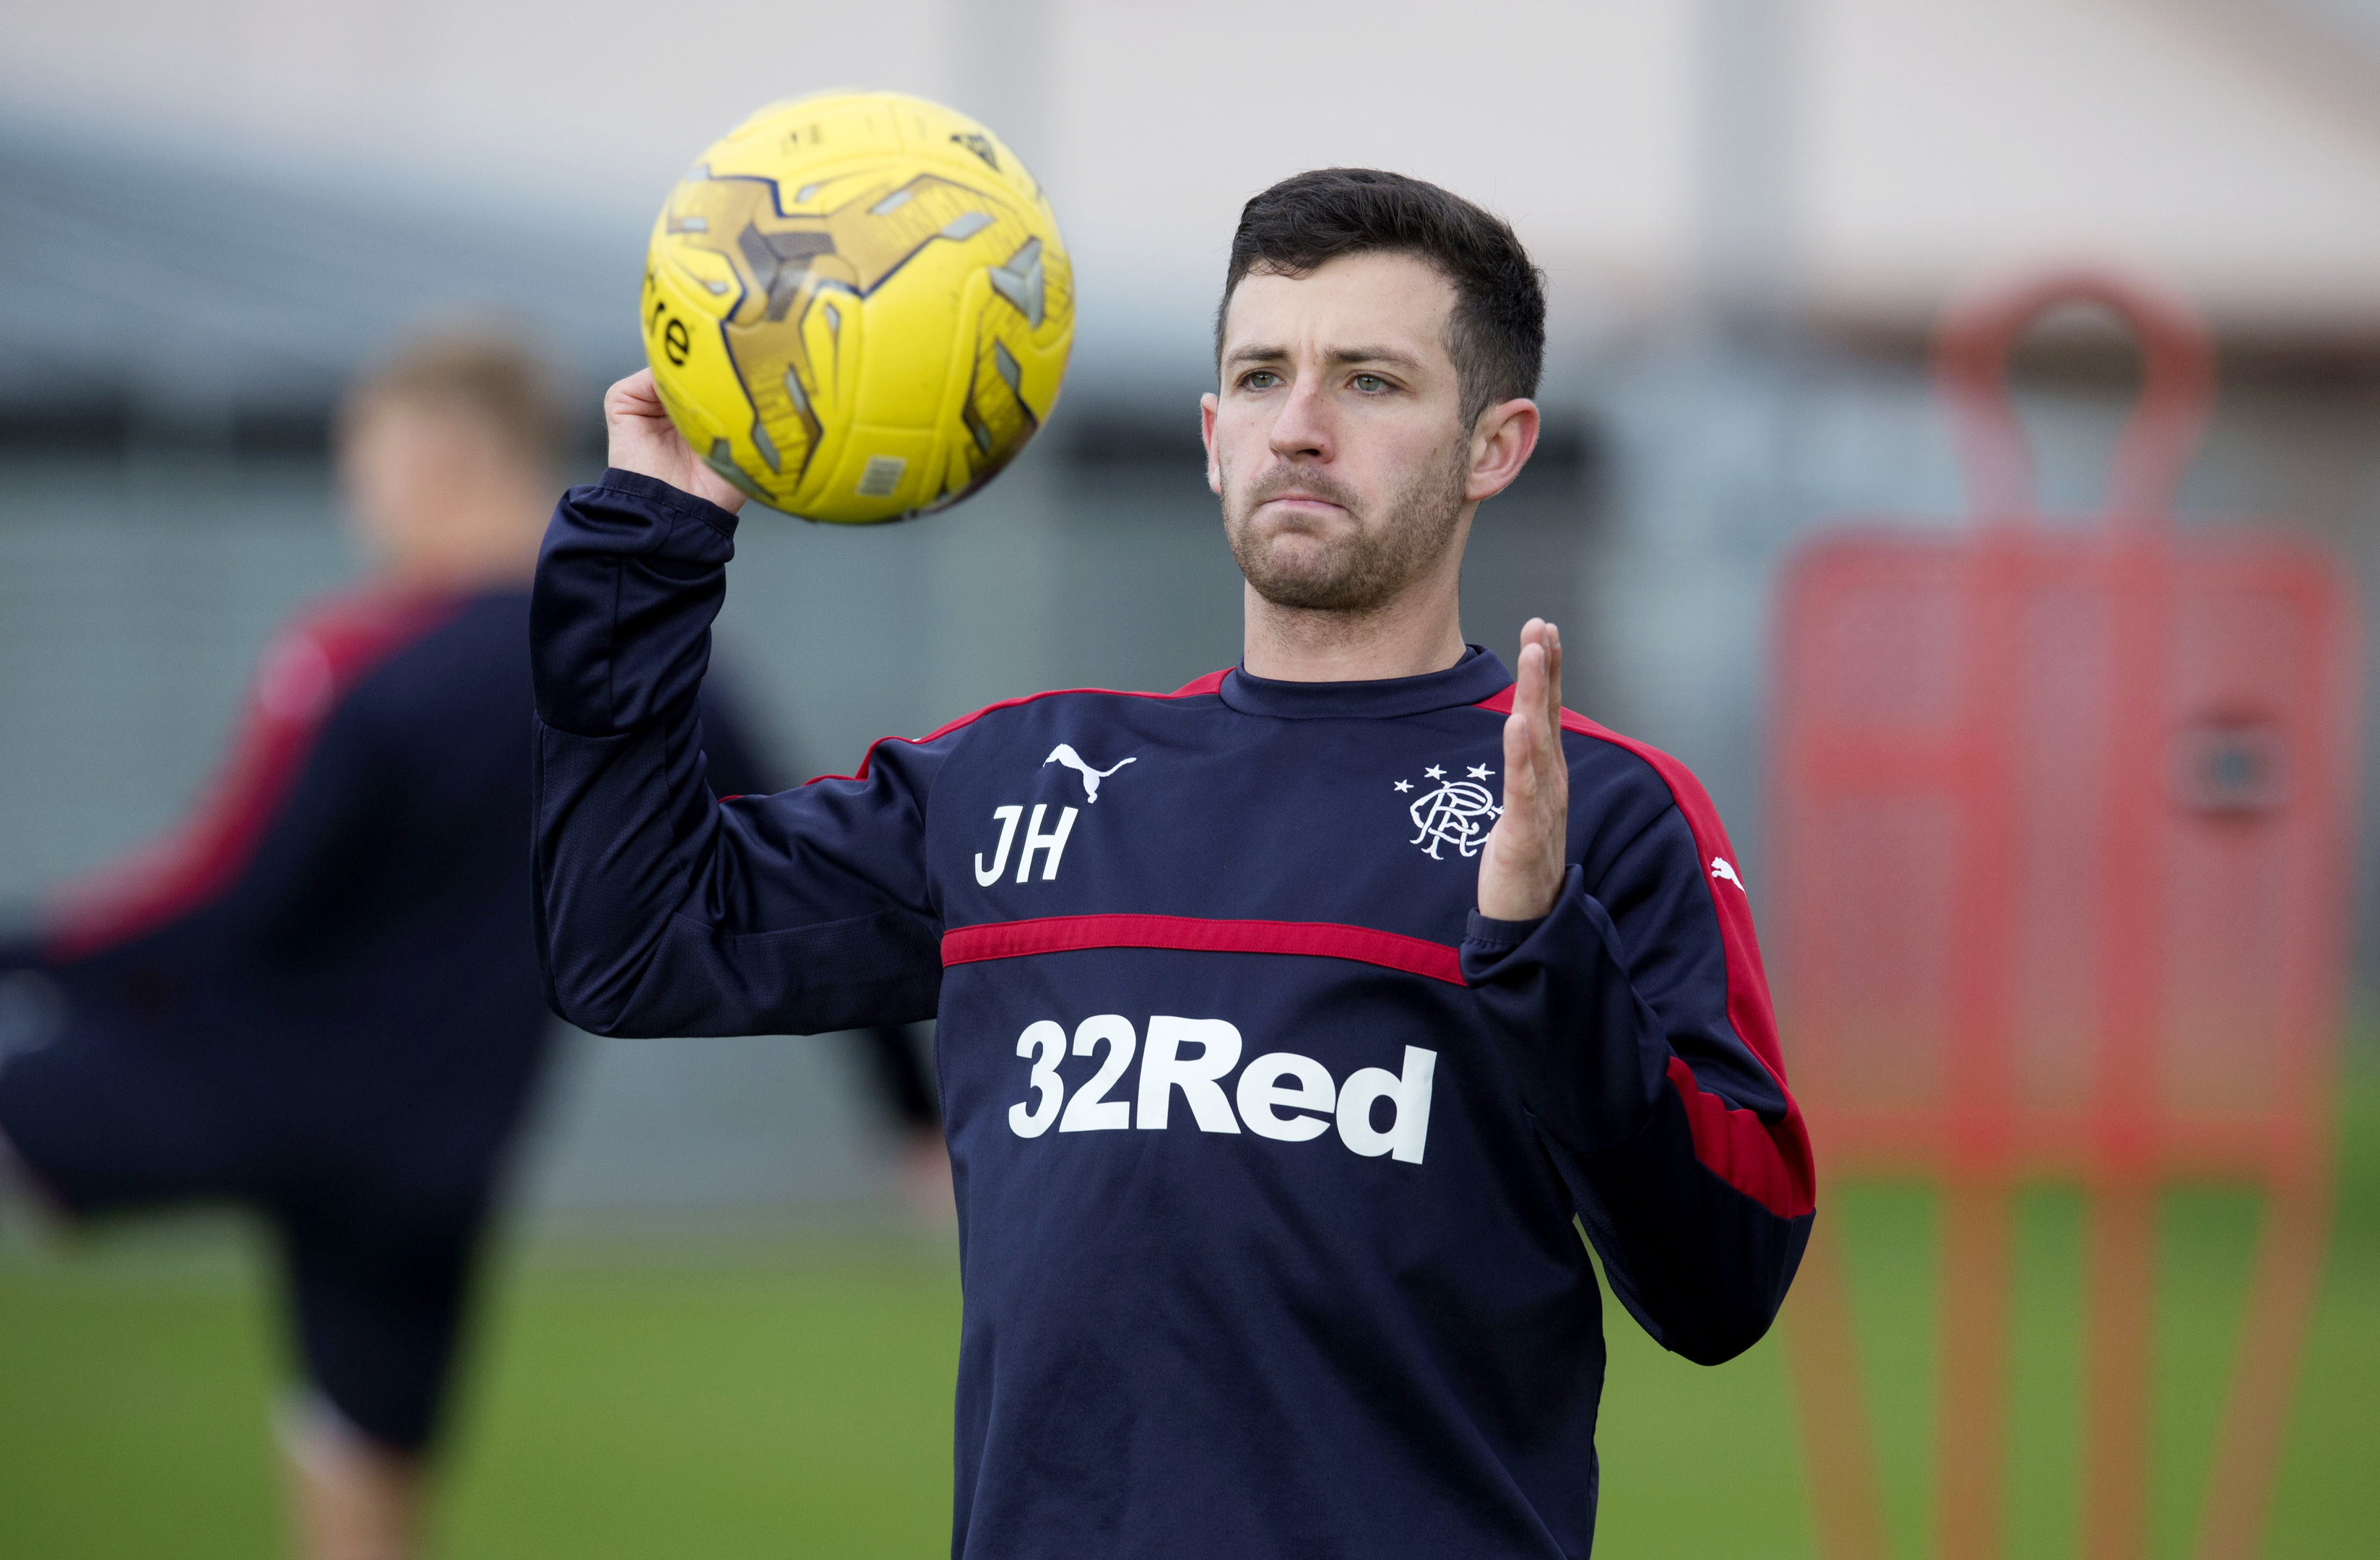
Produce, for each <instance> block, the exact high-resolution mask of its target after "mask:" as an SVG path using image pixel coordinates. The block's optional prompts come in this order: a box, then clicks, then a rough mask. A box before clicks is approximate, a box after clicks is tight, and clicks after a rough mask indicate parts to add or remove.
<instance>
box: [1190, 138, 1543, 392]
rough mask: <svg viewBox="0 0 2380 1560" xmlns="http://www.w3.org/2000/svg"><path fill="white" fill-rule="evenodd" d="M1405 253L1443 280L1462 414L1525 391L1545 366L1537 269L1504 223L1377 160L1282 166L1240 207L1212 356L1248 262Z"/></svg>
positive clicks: (1311, 263) (1275, 268) (1300, 262)
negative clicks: (1450, 306)
mask: <svg viewBox="0 0 2380 1560" xmlns="http://www.w3.org/2000/svg"><path fill="white" fill-rule="evenodd" d="M1380 250H1386V251H1391V252H1402V253H1405V254H1411V255H1415V256H1417V257H1419V258H1420V259H1422V260H1427V261H1428V262H1429V263H1430V264H1431V265H1433V266H1435V267H1437V268H1438V271H1439V274H1441V275H1443V276H1444V277H1445V278H1446V279H1447V280H1448V281H1449V282H1451V283H1452V284H1453V285H1454V314H1453V317H1452V318H1451V320H1449V321H1448V322H1447V343H1446V350H1447V356H1449V357H1452V358H1453V359H1454V371H1455V375H1456V378H1457V381H1458V382H1459V383H1460V384H1461V386H1462V390H1463V422H1464V424H1465V425H1469V424H1472V423H1475V422H1476V421H1478V420H1479V414H1480V413H1482V412H1484V411H1486V410H1487V409H1488V407H1489V406H1491V405H1494V404H1496V403H1497V402H1499V401H1510V400H1512V399H1513V398H1514V397H1515V396H1522V395H1535V394H1536V393H1537V380H1538V377H1539V376H1540V375H1541V374H1543V373H1544V371H1545V366H1546V290H1545V279H1544V275H1543V273H1542V272H1539V271H1538V270H1537V268H1536V266H1533V265H1531V264H1530V263H1529V256H1528V251H1526V250H1525V249H1524V248H1521V240H1520V239H1519V238H1518V237H1516V236H1514V235H1513V233H1512V224H1510V223H1508V222H1506V221H1504V219H1503V218H1501V217H1499V216H1496V215H1494V214H1493V213H1491V212H1486V211H1483V210H1482V209H1480V208H1479V207H1477V206H1475V205H1473V204H1472V203H1471V202H1470V201H1468V200H1464V199H1463V197H1461V196H1460V195H1456V194H1454V193H1452V192H1451V191H1449V190H1444V189H1440V188H1439V187H1438V186H1436V185H1434V184H1426V183H1424V182H1423V181H1422V180H1420V179H1416V178H1407V177H1406V176H1405V175H1403V174H1390V173H1384V172H1382V171H1381V170H1379V169H1378V168H1317V169H1314V170H1313V171H1311V172H1309V173H1303V174H1293V175H1291V176H1290V177H1288V178H1285V179H1283V180H1281V182H1280V183H1279V184H1277V185H1274V186H1273V187H1271V188H1270V189H1268V190H1266V191H1265V192H1264V193H1263V194H1261V195H1258V196H1257V197H1256V198H1255V199H1254V200H1250V201H1249V202H1248V203H1247V204H1246V205H1245V206H1244V207H1242V208H1241V209H1240V226H1239V231H1238V232H1236V233H1234V234H1233V235H1232V263H1231V266H1230V268H1229V269H1228V270H1227V271H1225V272H1224V273H1223V301H1222V302H1221V303H1220V304H1219V305H1217V306H1216V308H1215V360H1216V362H1217V363H1218V364H1219V365H1220V363H1221V362H1222V358H1223V321H1224V319H1225V317H1226V316H1227V315H1229V314H1230V312H1231V308H1232V295H1233V293H1234V292H1236V291H1237V290H1238V289H1239V285H1240V283H1241V282H1242V281H1243V280H1244V279H1245V278H1246V277H1247V275H1248V274H1249V273H1250V272H1259V271H1261V272H1269V273H1274V274H1278V275H1282V276H1310V275H1312V274H1313V273H1314V272H1317V271H1318V270H1320V269H1321V268H1322V267H1323V266H1324V265H1325V264H1327V263H1329V262H1330V261H1331V260H1337V259H1339V258H1340V257H1341V256H1342V255H1360V254H1368V253H1372V252H1374V251H1380Z"/></svg>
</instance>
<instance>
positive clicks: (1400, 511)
mask: <svg viewBox="0 0 2380 1560" xmlns="http://www.w3.org/2000/svg"><path fill="white" fill-rule="evenodd" d="M1466 453H1468V452H1467V451H1465V450H1463V449H1460V448H1458V449H1457V450H1455V451H1453V452H1451V453H1450V454H1449V455H1448V456H1447V457H1446V458H1444V459H1441V460H1438V461H1433V462H1431V463H1429V464H1428V465H1427V466H1423V467H1422V468H1421V469H1420V470H1418V471H1415V473H1414V474H1413V475H1412V476H1410V477H1408V478H1406V479H1405V480H1404V482H1403V485H1402V486H1400V487H1399V488H1398V489H1397V490H1395V491H1394V492H1392V493H1390V495H1389V497H1388V498H1387V499H1386V500H1385V501H1384V502H1382V503H1381V504H1380V505H1379V514H1378V518H1377V519H1375V518H1374V516H1373V515H1372V514H1370V513H1369V511H1368V508H1367V506H1366V505H1365V504H1364V503H1363V502H1362V501H1361V500H1359V499H1358V498H1357V497H1356V495H1355V494H1354V491H1353V490H1350V489H1348V488H1347V487H1345V486H1344V485H1343V484H1342V483H1340V482H1338V481H1337V480H1335V479H1334V478H1330V477H1328V476H1325V475H1323V474H1321V473H1318V472H1300V471H1297V470H1296V469H1294V468H1293V467H1290V466H1275V467H1274V468H1273V469H1271V470H1270V471H1268V472H1267V473H1266V474H1265V475H1264V476H1263V477H1261V478H1258V479H1257V480H1256V481H1255V482H1254V483H1252V484H1250V486H1249V488H1248V490H1247V491H1246V492H1245V493H1244V494H1242V495H1240V496H1239V498H1238V499H1237V501H1236V502H1227V503H1226V504H1225V507H1224V514H1223V534H1224V536H1225V538H1227V539H1228V540H1229V541H1230V543H1231V547H1232V558H1233V561H1234V562H1237V563H1238V564H1239V566H1240V573H1241V574H1243V575H1245V577H1246V579H1247V582H1248V584H1249V586H1250V587H1253V588H1254V589H1255V591H1256V593H1257V595H1258V596H1261V597H1263V598H1264V599H1266V600H1267V601H1269V602H1271V603H1272V604H1273V605H1274V606H1276V607H1287V608H1292V609H1294V610H1297V611H1314V612H1344V613H1349V614H1354V615H1362V614H1365V613H1367V612H1375V611H1379V610H1380V609H1381V608H1382V607H1385V606H1387V605H1388V604H1389V603H1390V601H1392V600H1394V599H1396V598H1397V597H1398V596H1399V595H1401V594H1402V593H1403V591H1404V590H1405V588H1406V587H1409V586H1411V585H1412V584H1413V582H1414V581H1415V580H1416V579H1419V578H1420V577H1421V576H1422V575H1423V574H1427V573H1428V572H1429V570H1430V569H1431V567H1432V566H1434V565H1435V564H1436V563H1437V562H1439V559H1441V558H1443V557H1444V556H1445V554H1446V550H1447V549H1448V548H1449V547H1451V545H1453V541H1454V533H1455V530H1456V527H1457V526H1460V525H1461V524H1462V521H1463V488H1464V486H1465V478H1466V477H1467V476H1468V470H1467V467H1466V463H1465V462H1464V461H1463V458H1462V457H1463V455H1464V454H1466ZM1291 489H1295V490H1298V491H1300V492H1304V493H1310V494H1312V495H1313V496H1314V497H1316V498H1319V499H1324V500H1327V501H1328V502H1331V503H1335V504H1337V505H1339V506H1340V507H1341V508H1342V509H1344V510H1345V511H1347V513H1348V514H1349V516H1350V517H1352V518H1353V519H1354V521H1355V522H1356V523H1355V524H1354V526H1351V527H1348V528H1346V529H1345V530H1343V531H1342V532H1341V533H1340V534H1338V535H1336V536H1334V537H1332V538H1330V543H1329V545H1328V546H1327V547H1326V548H1325V549H1324V550H1323V554H1322V556H1321V558H1320V559H1318V560H1313V559H1308V560H1303V561H1300V562H1288V561H1286V560H1284V559H1282V558H1281V557H1279V556H1277V555H1276V552H1277V549H1276V547H1275V546H1274V544H1275V543H1276V542H1278V541H1279V540H1281V538H1285V537H1290V536H1304V537H1305V538H1308V539H1316V538H1315V533H1314V532H1312V531H1309V530H1301V529H1298V528H1295V527H1292V528H1289V529H1277V530H1273V531H1270V532H1268V533H1266V534H1263V535H1259V534H1258V533H1257V529H1256V513H1257V510H1258V509H1260V508H1261V507H1263V505H1264V504H1265V503H1266V502H1268V501H1269V500H1271V499H1274V498H1278V497H1279V496H1280V495H1281V494H1282V493H1284V492H1287V491H1289V490H1291Z"/></svg>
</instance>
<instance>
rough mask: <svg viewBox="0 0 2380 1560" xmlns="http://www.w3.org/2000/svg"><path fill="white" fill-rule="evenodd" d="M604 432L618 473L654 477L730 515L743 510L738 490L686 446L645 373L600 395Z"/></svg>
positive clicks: (647, 370)
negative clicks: (714, 505) (710, 503)
mask: <svg viewBox="0 0 2380 1560" xmlns="http://www.w3.org/2000/svg"><path fill="white" fill-rule="evenodd" d="M603 430H604V432H605V433H606V434H607V435H608V436H609V437H610V440H611V445H612V453H611V462H612V465H613V466H615V467H617V468H618V469H619V470H622V471H633V472H636V473H637V475H638V476H641V477H653V478H660V479H661V480H662V481H663V482H666V483H668V484H669V485H670V486H671V487H673V488H675V489H677V490H679V491H681V492H687V493H692V494H693V495H694V496H695V497H697V498H699V499H709V500H710V502H713V503H715V504H717V505H718V506H719V507H720V508H722V509H723V510H726V511H728V512H729V513H730V514H733V513H735V511H736V510H739V509H741V508H743V507H744V493H743V490H741V489H739V488H737V487H736V486H735V484H734V483H732V482H730V481H728V480H727V479H726V478H723V477H722V476H720V475H719V473H717V472H715V471H713V470H711V469H710V465H709V464H708V463H707V462H705V461H704V460H703V459H702V457H701V456H699V455H698V454H696V453H694V452H693V451H692V450H691V449H689V448H687V446H686V440H685V438H684V437H683V436H682V435H681V434H680V433H679V432H678V430H677V425H676V424H675V423H674V422H672V421H670V418H669V412H668V411H667V409H665V408H664V407H663V406H662V398H661V395H660V393H658V392H657V391H655V390H654V389H653V371H652V370H651V369H637V371H636V372H635V373H633V374H630V375H629V376H628V377H627V378H626V379H624V380H622V381H620V382H619V383H617V384H615V385H613V387H612V388H611V389H609V390H607V391H605V392H604V393H603Z"/></svg>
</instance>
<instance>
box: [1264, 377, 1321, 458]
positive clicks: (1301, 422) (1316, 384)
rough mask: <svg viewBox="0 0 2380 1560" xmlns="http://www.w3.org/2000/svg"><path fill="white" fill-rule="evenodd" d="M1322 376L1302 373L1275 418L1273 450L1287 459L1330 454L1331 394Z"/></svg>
mask: <svg viewBox="0 0 2380 1560" xmlns="http://www.w3.org/2000/svg"><path fill="white" fill-rule="evenodd" d="M1321 383H1322V381H1321V380H1320V378H1319V376H1318V375H1314V374H1308V373H1300V374H1299V375H1298V376H1297V378H1296V380H1295V381H1294V382H1293V383H1292V384H1291V385H1290V387H1289V393H1287V394H1286V395H1283V396H1282V397H1281V403H1280V406H1281V410H1280V412H1279V413H1278V415H1276V416H1275V417H1274V418H1273V422H1272V453H1274V454H1275V455H1277V456H1279V457H1281V459H1283V460H1293V459H1297V458H1300V457H1303V458H1305V459H1308V460H1329V459H1330V398H1329V397H1327V396H1325V395H1324V394H1323V393H1322V392H1321Z"/></svg>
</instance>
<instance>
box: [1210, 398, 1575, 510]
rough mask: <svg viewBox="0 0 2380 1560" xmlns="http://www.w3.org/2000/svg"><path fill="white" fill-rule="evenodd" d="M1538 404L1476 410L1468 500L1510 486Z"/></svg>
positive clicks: (1524, 458) (1531, 443)
mask: <svg viewBox="0 0 2380 1560" xmlns="http://www.w3.org/2000/svg"><path fill="white" fill-rule="evenodd" d="M1537 423H1538V418H1537V404H1536V402H1535V401H1532V400H1530V399H1528V398H1527V397H1526V396H1519V397H1515V398H1514V399H1512V400H1510V401H1500V402H1498V403H1497V404H1496V405H1493V406H1490V407H1488V409H1487V410H1486V411H1484V412H1482V413H1480V414H1479V420H1478V421H1477V422H1476V423H1475V424H1473V425H1472V429H1471V477H1470V479H1469V480H1468V481H1467V482H1465V483H1464V484H1463V498H1464V499H1465V500H1466V501H1467V502H1472V503H1477V502H1479V501H1480V500H1481V499H1492V498H1494V497H1495V496H1496V495H1497V494H1498V493H1500V492H1502V491H1503V490H1505V489H1506V488H1508V487H1511V486H1512V478H1515V477H1518V476H1519V475H1520V474H1521V467H1523V466H1526V465H1527V464H1528V463H1529V453H1530V452H1531V451H1532V450H1535V449H1536V447H1537ZM1210 464H1211V463H1210Z"/></svg>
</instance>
